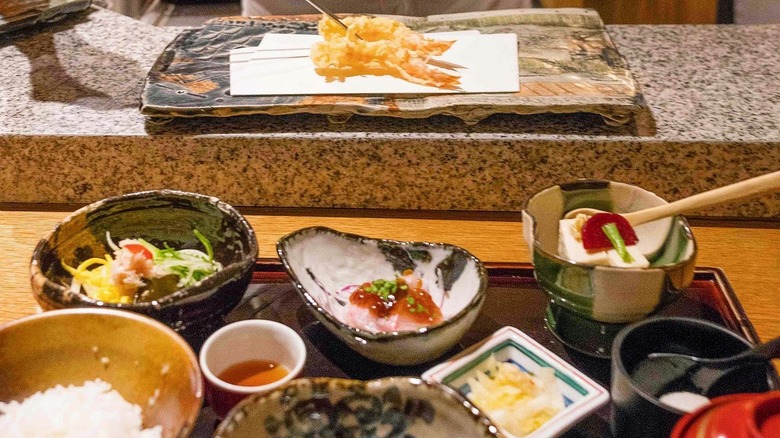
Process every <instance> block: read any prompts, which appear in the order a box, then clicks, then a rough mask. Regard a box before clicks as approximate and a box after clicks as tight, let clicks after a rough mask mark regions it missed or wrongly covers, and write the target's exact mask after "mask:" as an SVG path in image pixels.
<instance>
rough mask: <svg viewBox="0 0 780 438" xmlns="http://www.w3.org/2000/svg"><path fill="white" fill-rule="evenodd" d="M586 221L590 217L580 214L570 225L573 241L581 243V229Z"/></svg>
mask: <svg viewBox="0 0 780 438" xmlns="http://www.w3.org/2000/svg"><path fill="white" fill-rule="evenodd" d="M588 219H590V216H588V215H587V214H582V213H580V214H578V215H577V216H576V217H575V218H574V222H572V224H571V235H572V236H574V239H575V240H576V241H577V242H582V227H583V225H585V222H587V221H588Z"/></svg>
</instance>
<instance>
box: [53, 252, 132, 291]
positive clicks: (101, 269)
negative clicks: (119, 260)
mask: <svg viewBox="0 0 780 438" xmlns="http://www.w3.org/2000/svg"><path fill="white" fill-rule="evenodd" d="M112 261H113V259H112V258H111V256H110V255H108V254H106V257H105V259H101V258H97V257H93V258H91V259H88V260H85V261H83V262H81V264H79V265H78V266H77V267H76V268H75V269H74V268H72V267H70V266H68V265H66V264H65V263H63V264H62V267H63V268H65V270H66V271H68V272H69V273H70V274H71V275H72V276H73V279H74V281H77V282H79V283H80V284H81V286H82V287H83V288H84V292H86V294H87V296H89V297H90V298H94V299H96V300H100V301H105V302H108V303H130V302H132V301H133V295H134V294H135V291H136V290H137V287H135V286H128V287H120V286H118V285H116V284H114V282H113V281H112V280H111V262H112ZM93 265H99V266H97V267H96V268H94V269H92V270H88V268H90V267H92V266H93Z"/></svg>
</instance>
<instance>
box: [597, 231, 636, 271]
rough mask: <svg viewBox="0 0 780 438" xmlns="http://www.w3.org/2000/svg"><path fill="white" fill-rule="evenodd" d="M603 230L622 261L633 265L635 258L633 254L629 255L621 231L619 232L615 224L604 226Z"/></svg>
mask: <svg viewBox="0 0 780 438" xmlns="http://www.w3.org/2000/svg"><path fill="white" fill-rule="evenodd" d="M601 230H602V231H604V234H606V235H607V239H609V241H610V242H611V243H612V247H613V248H615V251H617V253H618V255H619V256H620V258H621V259H623V261H624V262H626V263H631V262H633V261H634V258H633V257H631V254H629V253H628V249H627V248H626V242H624V241H623V237H622V236H621V235H620V231H618V228H617V225H615V224H614V223H608V224H604V226H602V227H601Z"/></svg>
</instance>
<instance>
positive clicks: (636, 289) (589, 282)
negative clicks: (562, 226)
mask: <svg viewBox="0 0 780 438" xmlns="http://www.w3.org/2000/svg"><path fill="white" fill-rule="evenodd" d="M664 203H666V201H665V200H663V199H661V198H660V197H658V196H657V195H655V194H654V193H652V192H649V191H647V190H644V189H642V188H639V187H637V186H633V185H630V184H624V183H619V182H613V181H605V180H579V181H574V182H570V183H566V184H560V185H556V186H552V187H549V188H547V189H544V190H542V191H541V192H539V193H538V194H536V195H534V196H533V197H532V198H531V199H530V200H529V201H528V202H527V204H526V206H525V209H524V210H523V237H524V238H525V241H526V243H527V244H528V247H529V251H530V253H531V255H532V259H533V265H534V275H535V276H536V279H537V281H538V282H539V285H540V287H541V288H542V289H543V290H544V291H545V292H546V293H547V294H548V296H549V297H550V307H549V308H548V314H547V322H548V325H549V326H550V328H551V329H552V330H553V331H554V332H555V333H556V334H557V335H558V336H559V337H561V338H562V341H564V342H565V343H567V344H568V345H569V346H571V347H573V348H575V349H578V350H581V351H583V352H585V353H587V354H591V355H596V356H603V357H606V356H607V355H608V353H609V351H608V350H609V347H610V345H611V338H612V337H613V336H614V334H616V333H617V331H618V330H619V329H620V328H622V326H623V325H625V324H627V323H631V322H635V321H639V320H641V319H643V318H645V317H647V316H648V315H651V314H653V313H654V312H655V311H656V310H658V308H659V307H660V306H662V305H663V304H665V303H668V302H669V301H671V300H672V299H674V298H675V297H676V296H678V295H679V294H680V293H681V292H682V290H683V289H685V288H686V287H687V286H689V285H690V283H691V281H692V280H693V274H694V268H695V262H696V253H697V248H696V240H695V239H694V237H693V233H692V232H691V229H690V227H689V225H688V223H687V221H686V220H685V218H683V217H682V216H675V217H669V218H664V219H659V220H656V221H653V222H649V223H646V224H642V225H639V226H637V227H635V231H636V233H637V235H638V237H639V242H638V243H637V246H638V247H639V249H640V250H641V251H642V253H644V254H645V256H646V257H647V259H648V261H649V262H650V266H649V267H647V268H633V267H631V268H627V267H613V266H601V265H594V264H588V263H582V262H577V261H574V260H570V259H568V258H566V257H562V256H561V255H559V251H558V245H559V225H558V224H559V221H560V219H562V218H563V217H564V215H565V214H566V213H567V212H569V211H571V210H574V209H576V208H580V207H591V208H597V209H600V210H604V211H610V212H615V213H629V212H632V211H637V210H642V209H645V208H650V207H654V206H657V205H661V204H664ZM561 324H563V325H565V327H562V326H561ZM593 333H597V334H598V333H600V334H602V335H603V336H602V338H603V339H601V340H600V341H599V340H595V339H593Z"/></svg>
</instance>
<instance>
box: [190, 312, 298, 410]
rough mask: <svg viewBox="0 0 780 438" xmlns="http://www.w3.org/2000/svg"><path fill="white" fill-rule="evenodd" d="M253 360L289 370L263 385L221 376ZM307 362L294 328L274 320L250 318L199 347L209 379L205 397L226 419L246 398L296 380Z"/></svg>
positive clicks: (223, 330)
mask: <svg viewBox="0 0 780 438" xmlns="http://www.w3.org/2000/svg"><path fill="white" fill-rule="evenodd" d="M251 360H264V361H272V362H275V363H277V364H279V365H283V366H284V367H286V368H287V369H288V370H289V373H288V374H287V375H286V376H284V377H283V378H281V379H279V380H277V381H275V382H272V383H269V384H266V385H260V386H241V385H234V384H231V383H228V382H225V381H224V380H222V379H220V378H219V377H218V376H219V375H220V374H221V373H222V372H223V371H225V370H226V369H227V368H228V367H230V366H232V365H235V364H238V363H241V362H246V361H251ZM305 362H306V345H305V344H304V342H303V339H301V337H300V336H299V335H298V333H296V332H295V330H293V329H291V328H290V327H287V326H286V325H284V324H280V323H278V322H275V321H265V320H258V319H253V320H247V321H241V322H236V323H233V324H230V325H227V326H225V327H223V328H221V329H219V330H217V331H216V332H214V334H212V335H211V336H210V337H209V338H208V339H207V340H206V342H205V343H204V344H203V347H202V348H201V350H200V368H201V371H202V372H203V377H204V379H205V382H206V400H207V401H208V403H209V405H210V406H211V408H212V409H213V410H214V412H215V413H216V414H217V417H219V418H220V419H221V418H224V417H225V415H226V414H227V413H228V411H230V409H231V408H233V406H235V405H236V404H238V402H240V401H241V400H243V399H244V398H245V397H248V396H250V395H253V394H264V393H267V392H270V391H272V390H274V389H276V388H278V387H280V386H282V385H284V384H285V383H287V382H289V381H290V380H292V379H294V378H295V377H296V376H297V375H298V374H299V373H300V372H301V370H302V369H303V365H304V363H305Z"/></svg>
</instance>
